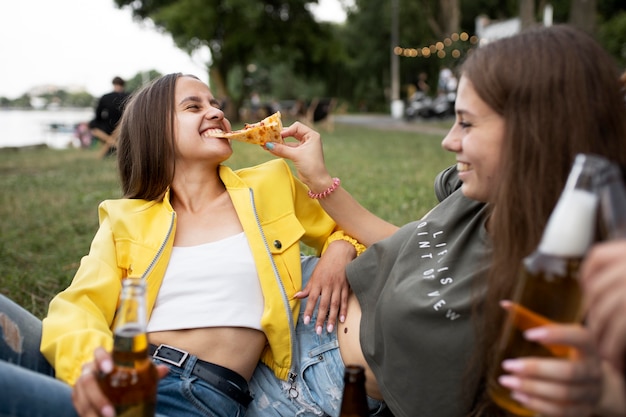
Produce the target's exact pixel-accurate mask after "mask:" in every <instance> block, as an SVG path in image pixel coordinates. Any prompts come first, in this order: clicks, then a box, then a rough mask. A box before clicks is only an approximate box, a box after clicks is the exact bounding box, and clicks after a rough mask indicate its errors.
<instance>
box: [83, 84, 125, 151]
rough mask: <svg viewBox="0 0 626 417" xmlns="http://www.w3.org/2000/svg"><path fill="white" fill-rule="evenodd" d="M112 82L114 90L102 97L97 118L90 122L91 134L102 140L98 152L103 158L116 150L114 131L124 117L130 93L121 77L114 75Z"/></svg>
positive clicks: (97, 107)
mask: <svg viewBox="0 0 626 417" xmlns="http://www.w3.org/2000/svg"><path fill="white" fill-rule="evenodd" d="M111 83H112V84H113V91H111V92H110V93H107V94H105V95H103V96H102V97H100V100H98V105H97V106H96V111H95V113H96V114H95V118H94V119H93V120H92V121H90V122H89V129H90V131H91V134H92V135H93V136H94V137H95V138H97V139H98V140H100V141H101V142H102V148H101V149H100V152H99V154H98V156H99V157H101V158H102V157H105V156H107V155H112V154H113V152H114V151H115V146H116V141H117V140H116V137H115V135H114V134H113V133H114V131H115V127H116V126H117V124H118V123H119V121H120V119H121V118H122V113H123V112H124V106H125V105H126V100H127V99H128V93H127V92H126V91H125V87H126V82H125V81H124V80H123V79H122V78H121V77H114V78H113V81H111Z"/></svg>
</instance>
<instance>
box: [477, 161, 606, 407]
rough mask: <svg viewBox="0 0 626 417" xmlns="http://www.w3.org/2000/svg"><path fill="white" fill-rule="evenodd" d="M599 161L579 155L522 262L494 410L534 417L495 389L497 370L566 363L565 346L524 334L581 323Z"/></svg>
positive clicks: (501, 346)
mask: <svg viewBox="0 0 626 417" xmlns="http://www.w3.org/2000/svg"><path fill="white" fill-rule="evenodd" d="M604 164H605V162H604V160H603V159H602V158H598V157H595V156H590V155H582V154H581V155H578V156H577V157H576V160H575V162H574V165H573V166H572V169H571V171H570V174H569V177H568V180H567V183H566V185H565V188H564V189H563V191H562V193H561V196H560V198H559V200H558V202H557V205H556V206H555V208H554V210H553V212H552V214H551V215H550V218H549V220H548V223H547V224H546V227H545V229H544V232H543V235H542V238H541V242H540V243H539V245H538V247H537V248H536V249H535V251H534V252H533V253H531V254H530V255H529V256H527V257H526V258H525V259H524V260H523V268H522V273H521V275H520V276H519V277H518V281H517V284H516V285H517V287H516V290H515V293H514V295H513V297H512V299H511V300H510V301H511V303H510V306H509V307H508V309H507V312H508V316H507V319H506V322H505V324H504V328H503V330H502V332H501V335H500V341H499V343H498V346H497V348H498V352H497V355H496V357H495V358H494V360H495V361H496V362H495V363H494V364H493V365H494V366H493V369H494V371H493V372H491V373H490V374H489V375H488V379H487V384H488V386H487V388H488V392H489V395H490V396H491V398H492V399H493V401H494V402H495V403H496V404H498V406H500V407H502V408H503V409H505V410H507V411H509V412H510V413H512V414H514V415H519V416H534V415H536V413H535V412H534V411H532V410H529V409H526V408H525V407H524V406H523V405H522V404H520V403H518V402H517V401H515V400H514V399H513V398H512V397H511V392H510V390H509V389H507V388H505V387H504V386H502V385H500V384H499V383H498V378H499V377H500V375H502V374H503V373H504V370H503V369H502V368H501V366H500V364H501V363H502V361H503V360H505V359H508V358H518V357H524V356H535V357H568V356H569V355H570V354H571V352H570V348H569V347H567V346H556V345H555V346H544V345H542V344H539V343H536V342H532V341H529V340H526V338H524V335H523V333H524V331H526V330H528V329H530V328H533V327H537V326H542V325H546V324H549V323H553V322H557V323H575V322H579V321H580V320H581V319H582V314H583V311H582V310H583V309H582V288H581V286H580V283H579V279H578V272H579V267H580V264H581V262H582V259H583V257H584V255H585V254H586V252H587V250H588V249H589V247H590V246H591V243H592V242H593V240H594V239H595V236H596V230H597V228H596V223H597V206H598V195H597V192H596V183H595V176H596V174H597V173H598V170H599V169H600V168H601V167H602V166H604Z"/></svg>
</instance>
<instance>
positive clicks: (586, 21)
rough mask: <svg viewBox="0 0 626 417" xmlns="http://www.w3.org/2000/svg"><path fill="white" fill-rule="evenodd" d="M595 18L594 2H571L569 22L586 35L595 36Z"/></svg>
mask: <svg viewBox="0 0 626 417" xmlns="http://www.w3.org/2000/svg"><path fill="white" fill-rule="evenodd" d="M596 18H597V1H596V0H572V3H571V6H570V12H569V22H570V24H572V25H573V26H576V27H578V28H580V29H582V30H584V31H585V32H587V33H591V34H595V32H596Z"/></svg>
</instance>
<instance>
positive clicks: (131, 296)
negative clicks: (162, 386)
mask: <svg viewBox="0 0 626 417" xmlns="http://www.w3.org/2000/svg"><path fill="white" fill-rule="evenodd" d="M145 296H146V295H145V284H144V282H143V281H142V280H141V279H140V278H126V279H124V280H123V281H122V293H121V298H120V304H119V308H118V310H117V313H116V316H115V323H114V327H113V337H114V342H113V365H114V366H113V371H112V372H111V373H108V374H103V375H100V377H99V378H98V382H99V385H100V387H101V389H102V391H103V392H104V393H105V395H106V396H107V397H108V398H109V400H110V401H111V402H112V403H113V405H114V407H115V412H116V413H117V416H118V417H153V416H154V415H155V409H156V391H157V384H158V377H157V371H156V367H155V366H154V364H153V363H152V360H151V359H150V357H149V355H148V336H147V334H146V301H145Z"/></svg>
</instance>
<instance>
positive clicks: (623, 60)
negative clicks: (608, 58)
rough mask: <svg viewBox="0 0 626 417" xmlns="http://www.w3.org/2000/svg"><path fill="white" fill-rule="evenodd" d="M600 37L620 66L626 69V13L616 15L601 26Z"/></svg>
mask: <svg viewBox="0 0 626 417" xmlns="http://www.w3.org/2000/svg"><path fill="white" fill-rule="evenodd" d="M598 37H599V39H600V41H601V42H602V44H603V45H604V46H605V47H606V49H607V51H609V52H610V53H611V54H612V55H613V56H614V57H615V59H616V60H617V62H618V64H619V65H620V66H621V67H622V68H626V11H621V12H620V13H617V14H615V15H614V16H613V17H612V18H611V19H609V20H607V21H606V22H605V23H604V24H603V25H601V26H600V29H599V33H598Z"/></svg>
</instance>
